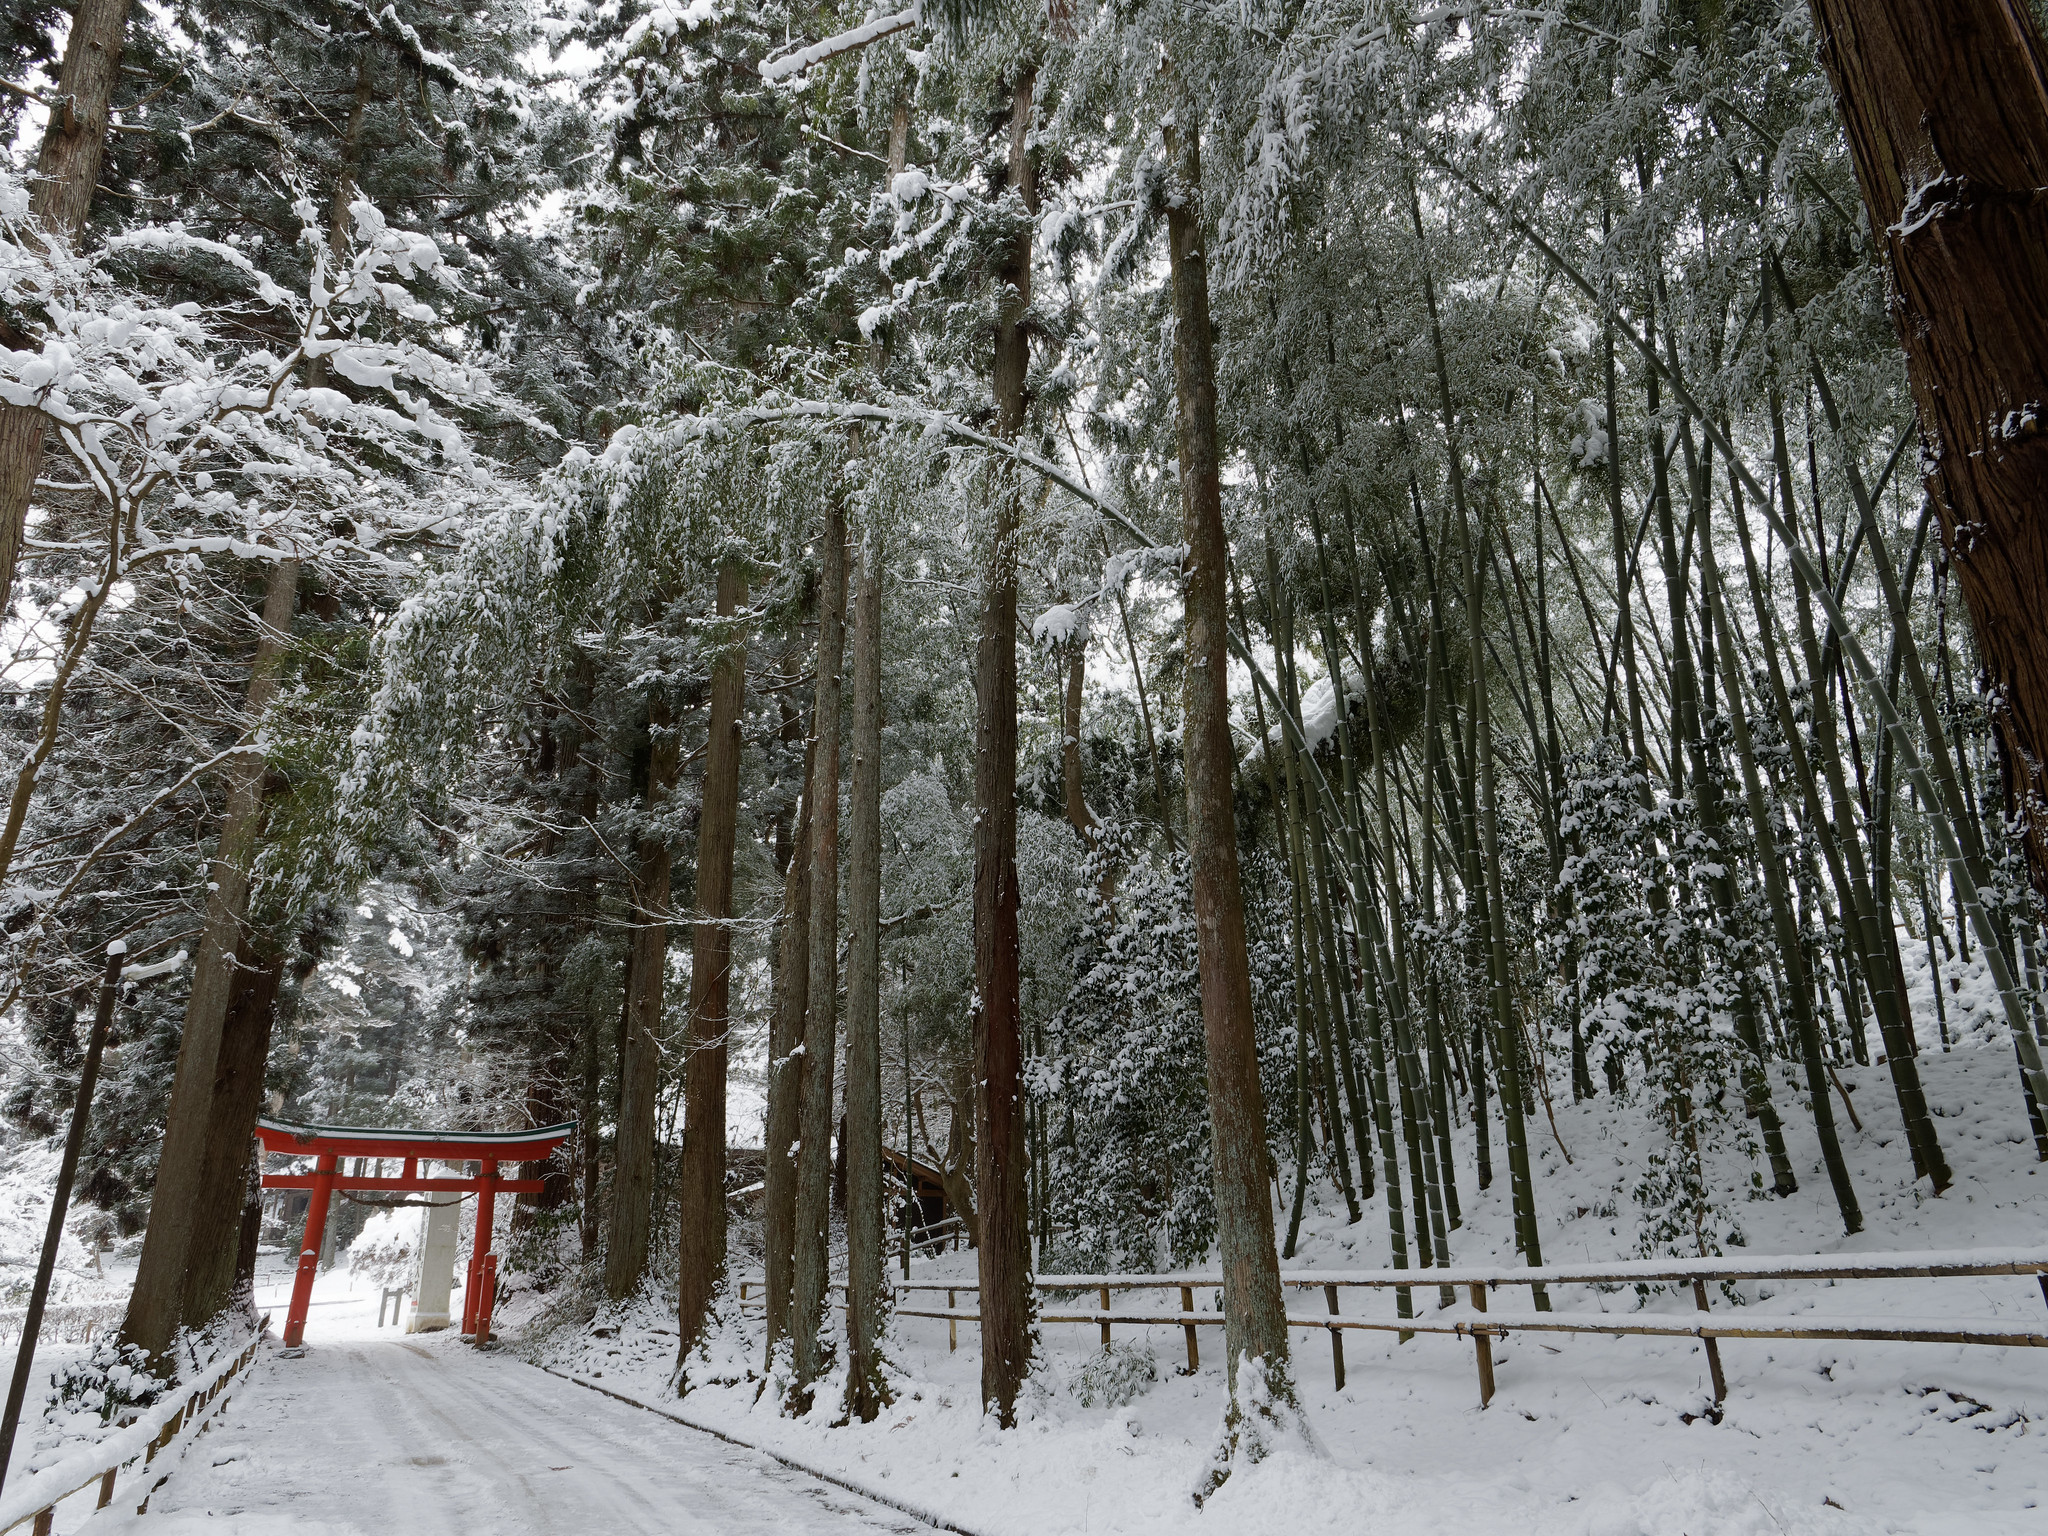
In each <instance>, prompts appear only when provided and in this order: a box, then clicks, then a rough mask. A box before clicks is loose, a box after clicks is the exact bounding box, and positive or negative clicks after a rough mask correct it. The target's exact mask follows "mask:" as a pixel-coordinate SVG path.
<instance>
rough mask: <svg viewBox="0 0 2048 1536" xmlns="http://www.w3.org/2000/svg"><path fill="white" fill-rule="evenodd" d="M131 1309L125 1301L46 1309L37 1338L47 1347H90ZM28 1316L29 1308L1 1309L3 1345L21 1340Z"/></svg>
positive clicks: (0, 1339)
mask: <svg viewBox="0 0 2048 1536" xmlns="http://www.w3.org/2000/svg"><path fill="white" fill-rule="evenodd" d="M127 1307H128V1304H127V1303H126V1302H125V1301H83V1302H73V1303H70V1304H68V1305H64V1306H56V1307H45V1308H44V1309H43V1323H42V1326H41V1327H40V1328H38V1329H37V1330H36V1339H37V1341H38V1342H39V1343H45V1344H56V1343H63V1344H90V1343H91V1342H92V1336H93V1335H94V1334H95V1333H99V1332H101V1331H103V1330H104V1329H107V1328H111V1327H113V1326H114V1325H115V1324H117V1323H119V1322H120V1321H121V1316H122V1314H123V1313H124V1312H125V1311H126V1310H127ZM27 1317H28V1308H27V1307H0V1342H4V1341H5V1340H7V1339H15V1338H19V1337H21V1325H22V1323H23V1322H24V1321H25V1320H26V1319H27Z"/></svg>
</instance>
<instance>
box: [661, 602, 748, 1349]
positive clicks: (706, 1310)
mask: <svg viewBox="0 0 2048 1536" xmlns="http://www.w3.org/2000/svg"><path fill="white" fill-rule="evenodd" d="M746 600H747V583H746V578H745V577H744V576H743V575H742V574H741V573H740V572H739V571H738V570H737V569H736V568H735V567H733V566H730V565H728V566H726V567H725V568H724V569H723V570H721V571H720V572H719V573H718V615H719V617H720V618H721V619H730V618H732V616H733V615H734V614H736V613H737V612H739V609H740V605H741V604H743V603H745V602H746ZM721 627H723V626H721ZM719 639H720V642H721V644H722V645H723V646H724V650H723V651H722V653H721V654H720V656H719V658H718V662H717V665H716V666H715V667H714V668H713V669H712V673H711V735H710V739H709V741H708V742H707V743H706V755H705V762H704V802H703V813H702V815H701V817H700V818H699V820H698V823H697V917H696V922H695V923H694V924H693V925H692V927H691V930H690V936H691V963H690V1024H689V1035H688V1038H687V1041H686V1044H685V1047H684V1048H685V1049H686V1050H687V1051H688V1053H689V1056H688V1063H687V1065H686V1066H685V1068H684V1071H683V1164H682V1173H681V1188H680V1190H679V1194H680V1196H681V1203H682V1232H681V1238H680V1247H679V1250H678V1251H679V1255H680V1270H679V1272H678V1278H677V1283H676V1302H677V1325H678V1333H679V1334H680V1336H681V1344H680V1345H679V1347H678V1349H679V1352H678V1355H677V1359H678V1360H679V1361H680V1362H682V1363H683V1364H684V1365H685V1366H686V1365H687V1362H688V1360H689V1355H690V1351H691V1349H693V1348H694V1347H695V1346H696V1344H697V1341H698V1340H699V1339H700V1338H702V1337H703V1333H704V1324H705V1321H706V1320H707V1319H708V1318H709V1316H710V1313H711V1298H712V1295H713V1293H714V1292H715V1291H716V1290H717V1289H718V1286H719V1284H720V1282H721V1281H722V1280H723V1279H724V1276H725V1067H726V1029H727V1027H728V1023H729V1020H728V1018H727V1013H728V1008H729V1005H730V1002H731V997H732V855H733V840H734V837H735V834H736V830H737V825H738V821H739V809H740V745H741V742H740V710H741V706H742V705H743V704H744V703H745V702H746V691H747V651H746V641H745V639H744V637H743V635H742V634H741V633H740V632H738V631H737V630H734V632H732V633H729V634H725V635H721V636H720V637H719ZM683 1379H684V1381H685V1383H686V1384H687V1381H688V1377H687V1375H685V1376H684V1378H683Z"/></svg>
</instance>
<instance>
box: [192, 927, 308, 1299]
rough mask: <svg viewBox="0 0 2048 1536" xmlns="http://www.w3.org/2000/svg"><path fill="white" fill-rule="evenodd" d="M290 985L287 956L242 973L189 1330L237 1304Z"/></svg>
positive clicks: (207, 1177) (217, 1112)
mask: <svg viewBox="0 0 2048 1536" xmlns="http://www.w3.org/2000/svg"><path fill="white" fill-rule="evenodd" d="M252 958H253V957H252ZM283 980H284V960H283V958H282V957H281V956H279V957H275V958H263V959H255V960H254V963H253V964H249V963H245V964H241V965H237V966H236V968H235V977H234V992H233V995H232V996H231V997H230V999H229V1001H228V1010H227V1017H226V1019H225V1020H224V1021H223V1024H222V1027H221V1041H220V1057H219V1064H218V1066H217V1067H216V1069H215V1072H214V1079H213V1106H212V1111H211V1113H210V1114H209V1115H208V1118H207V1127H206V1153H205V1166H204V1169H203V1171H202V1173H201V1175H200V1184H199V1194H198V1198H197V1200H196V1201H195V1202H194V1204H195V1206H196V1209H195V1210H194V1213H193V1218H192V1256H191V1259H190V1260H189V1261H188V1263H187V1265H186V1270H185V1295H184V1300H183V1304H182V1305H183V1313H184V1317H185V1321H186V1326H187V1327H202V1326H204V1325H205V1324H206V1323H207V1322H209V1321H210V1320H212V1319H213V1318H214V1317H217V1316H218V1315H219V1314H220V1313H221V1312H222V1311H223V1310H224V1309H225V1308H226V1307H227V1306H228V1304H229V1303H230V1302H231V1301H232V1300H233V1299H234V1294H235V1268H236V1260H237V1258H238V1257H239V1254H240V1251H241V1245H242V1244H241V1239H242V1211H243V1207H244V1206H245V1205H246V1204H247V1197H248V1184H249V1155H250V1149H251V1148H252V1147H253V1146H254V1145H255V1142H256V1117H257V1115H258V1114H260V1113H261V1112H262V1108H263V1069H264V1066H265V1064H266V1063H267V1062H268V1061H269V1060H270V1030H271V1025H272V1023H273V1022H274V1021H275V1019H276V1017H277V990H278V986H279V984H280V983H281V982H282V981H283Z"/></svg>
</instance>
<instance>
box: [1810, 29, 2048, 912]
mask: <svg viewBox="0 0 2048 1536" xmlns="http://www.w3.org/2000/svg"><path fill="white" fill-rule="evenodd" d="M1812 4H1813V19H1814V27H1815V31H1816V33H1817V34H1818V37H1819V41H1820V54H1821V60H1822V62H1823V63H1824V64H1825V65H1826V66H1827V71H1828V76H1829V78H1830V79H1831V80H1832V81H1833V82H1834V87H1835V97H1836V101H1837V102H1838V103H1839V105H1840V107H1841V112H1842V122H1843V126H1844V127H1845V128H1846V129H1847V131H1848V139H1849V150H1850V154H1851V156H1852V158H1853V159H1854V161H1855V164H1856V179H1857V181H1858V182H1859V183H1860V184H1861V186H1862V188H1863V201H1864V205H1865V208H1866V209H1867V211H1868V213H1869V215H1870V226H1871V232H1872V234H1873V235H1874V236H1875V237H1876V239H1877V243H1878V246H1879V248H1880V249H1882V250H1883V252H1884V254H1885V263H1886V266H1887V268H1888V270H1889V273H1890V277H1891V288H1892V305H1891V307H1892V319H1893V322H1894V323H1895V324H1896V325H1897V327H1898V331H1899V339H1900V341H1901V342H1902V343H1903V344H1904V346H1905V351H1906V372H1907V376H1908V378H1909V379H1910V380H1911V382H1912V386H1913V397H1914V400H1915V402H1916V403H1917V404H1918V406H1919V414H1920V431H1921V436H1922V449H1921V463H1922V465H1923V466H1924V467H1925V468H1926V469H1927V470H1928V473H1927V476H1926V484H1927V492H1928V495H1929V496H1930V497H1931V498H1932V499H1933V502H1934V506H1935V509H1936V511H1937V513H1938V515H1939V516H1940V518H1941V526H1942V532H1943V535H1944V537H1945V538H1946V539H1947V541H1948V548H1949V554H1950V557H1951V559H1952V560H1953V562H1954V569H1955V571H1956V574H1957V577H1958V578H1959V580H1960V583H1961V586H1962V591H1963V597H1964V600H1965V601H1966V602H1967V603H1968V604H1969V607H1970V617H1971V619H1972V621H1973V624H1974V627H1975V630H1976V637H1977V646H1978V652H1979V655H1980V656H1981V657H1982V660H1983V664H1984V669H1985V672H1986V673H1987V681H1988V683H1989V688H1988V689H1987V692H1988V694H1989V696H1990V697H1991V698H1992V699H1993V700H1995V701H1996V702H1995V706H1994V709H1995V714H1994V718H1995V720H1996V722H1997V726H1998V732H1999V737H2000V740H2001V743H2002V745H2003V747H2004V749H2005V750H2004V755H2005V761H2006V763H2007V765H2008V766H2009V767H2010V769H2011V773H2012V791H2013V796H2014V800H2015V802H2016V804H2017V806H2018V808H2019V809H2021V810H2022V811H2024V812H2025V813H2026V817H2027V834H2028V835H2027V847H2028V854H2029V857H2030V860H2031V862H2032V866H2033V877H2034V885H2035V888H2036V889H2037V890H2040V891H2042V892H2043V893H2044V894H2048V815H2044V814H2043V805H2042V801H2043V799H2044V797H2048V627H2044V626H2043V625H2042V623H2041V614H2042V612H2043V611H2044V609H2048V522H2044V520H2043V518H2042V516H2041V509H2042V507H2043V505H2044V504H2048V304H2044V303H2043V302H2042V297H2041V296H2042V294H2043V293H2048V199H2044V198H2043V196H2042V193H2041V190H2040V189H2041V188H2043V187H2048V49H2044V47H2043V42H2042V36H2041V31H2040V28H2039V26H2038V24H2037V23H2036V21H2035V19H2034V15H2033V13H2032V11H2031V9H2030V8H2029V7H2028V6H2027V5H2026V4H2025V0H1812Z"/></svg>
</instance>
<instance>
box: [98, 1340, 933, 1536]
mask: <svg viewBox="0 0 2048 1536" xmlns="http://www.w3.org/2000/svg"><path fill="white" fill-rule="evenodd" d="M86 1529H87V1530H88V1531H89V1532H91V1533H93V1536H100V1533H103V1532H112V1531H117V1530H118V1531H127V1532H132V1533H135V1536H140V1533H144V1532H147V1533H149V1536H197V1533H198V1532H199V1531H201V1530H202V1529H203V1530H204V1531H206V1532H208V1533H210V1536H230V1533H232V1536H257V1533H259V1532H262V1533H269V1532H277V1531H289V1532H291V1533H292V1536H458V1533H462V1536H466V1533H470V1532H475V1533H478V1536H486V1533H487V1536H584V1533H590V1536H643V1533H644V1536H657V1533H659V1536H767V1533H775V1536H797V1533H806V1536H807V1533H812V1532H819V1533H836V1532H848V1533H852V1532H882V1531H890V1532H911V1531H916V1532H922V1531H924V1530H925V1529H926V1528H925V1527H923V1526H919V1525H916V1524H914V1523H912V1522H911V1521H909V1520H908V1519H907V1518H906V1517H904V1516H901V1515H899V1514H897V1513H896V1512H895V1511H893V1510H889V1509H886V1508H883V1507H882V1506H880V1505H876V1504H873V1503H870V1502H868V1501H867V1500H865V1499H861V1498H859V1497H857V1496H855V1495H852V1494H847V1493H842V1492H841V1491H840V1490H838V1489H836V1488H833V1487H831V1486H829V1485H827V1484H824V1483H820V1482H816V1481H814V1480H812V1479H810V1478H807V1477H805V1476H803V1475H802V1474H800V1473H796V1472H792V1471H789V1470H788V1469H786V1468H784V1467H782V1466H780V1465H779V1464H777V1463H776V1462H774V1461H771V1460H770V1459H768V1458H767V1457H765V1456H759V1455H756V1454H754V1453H753V1452H750V1451H746V1450H742V1449H740V1448H738V1447H736V1446H732V1445H728V1444H726V1443H724V1442H722V1441H719V1440H716V1439H714V1438H712V1437H711V1436H709V1435H705V1434H700V1433H698V1432H696V1431H694V1430H690V1429H685V1428H684V1427H682V1426H681V1425H679V1424H674V1423H671V1422H669V1421H667V1420H665V1419H662V1418H659V1417H657V1416H656V1415H654V1414H651V1413H647V1412H645V1411H643V1410H641V1409H638V1408H634V1407H631V1406H629V1405H627V1404H625V1403H621V1402H617V1401H615V1400H613V1399H611V1398H607V1397H604V1396H602V1395H600V1394H598V1393H596V1392H592V1391H590V1390H588V1389H586V1388H583V1387H579V1386H576V1385H575V1384H573V1383H571V1382H568V1381H563V1380H561V1379H559V1378H557V1377H553V1376H549V1375H546V1374H545V1373H543V1372H541V1371H539V1370H536V1369H534V1368H533V1367H532V1366H529V1365H524V1364H521V1363H520V1362H518V1361H516V1360H512V1359H509V1358H506V1357H504V1356H493V1355H481V1356H480V1355H478V1354H477V1353H476V1352H475V1351H473V1350H469V1349H464V1348H462V1347H460V1346H459V1345H457V1344H455V1342H454V1341H453V1340H451V1339H448V1338H447V1337H446V1336H445V1335H444V1336H441V1337H440V1338H436V1339H433V1340H432V1341H431V1342H429V1341H422V1340H414V1339H407V1340H404V1341H402V1342H401V1341H398V1340H396V1339H390V1340H385V1341H370V1340H362V1341H357V1340H344V1341H337V1342H334V1343H330V1344H324V1345H323V1344H319V1343H315V1344H314V1346H313V1347H312V1349H310V1350H309V1351H308V1352H307V1354H306V1355H305V1356H304V1358H302V1359H297V1360H284V1359H276V1358H274V1357H272V1358H266V1359H265V1360H264V1361H262V1362H261V1363H260V1364H259V1365H258V1366H257V1367H256V1369H255V1375H254V1378H253V1379H252V1380H251V1381H250V1382H249V1383H248V1384H247V1385H246V1386H245V1387H243V1388H242V1389H241V1391H239V1392H238V1393H236V1394H235V1396H234V1398H233V1400H232V1401H231V1402H230V1403H229V1405H228V1407H227V1409H226V1410H225V1412H224V1413H223V1414H222V1416H221V1418H220V1421H219V1422H218V1423H216V1424H215V1425H214V1427H213V1428H212V1429H211V1430H210V1431H209V1432H208V1433H206V1434H205V1435H203V1436H201V1437H200V1439H199V1440H198V1441H197V1443H196V1444H194V1445H193V1447H192V1448H191V1450H190V1451H189V1452H188V1453H187V1454H186V1456H185V1457H184V1459H183V1461H182V1462H181V1463H180V1464H179V1466H178V1467H177V1468H176V1469H175V1470H174V1471H173V1473H172V1474H171V1477H170V1480H169V1481H168V1482H167V1483H166V1484H165V1485H164V1487H163V1489H162V1490H161V1491H160V1492H159V1493H158V1494H157V1495H156V1496H155V1498H154V1499H152V1500H151V1501H150V1508H149V1513H148V1514H147V1515H146V1516H143V1517H140V1518H137V1517H136V1516H135V1515H134V1513H133V1511H132V1510H131V1511H128V1512H127V1513H126V1514H125V1515H123V1516H116V1515H115V1514H114V1512H112V1511H109V1512H107V1514H105V1515H103V1516H101V1517H100V1518H99V1520H97V1521H95V1522H93V1523H91V1524H90V1525H88V1526H87V1527H86Z"/></svg>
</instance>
